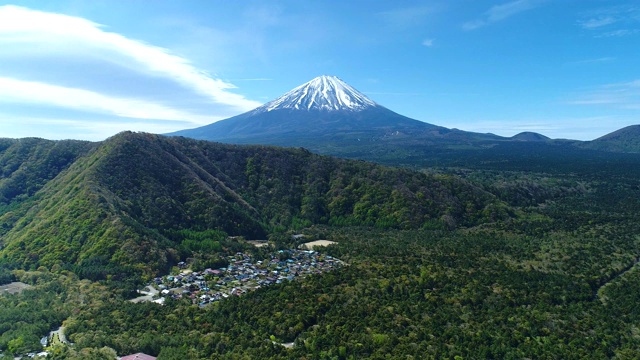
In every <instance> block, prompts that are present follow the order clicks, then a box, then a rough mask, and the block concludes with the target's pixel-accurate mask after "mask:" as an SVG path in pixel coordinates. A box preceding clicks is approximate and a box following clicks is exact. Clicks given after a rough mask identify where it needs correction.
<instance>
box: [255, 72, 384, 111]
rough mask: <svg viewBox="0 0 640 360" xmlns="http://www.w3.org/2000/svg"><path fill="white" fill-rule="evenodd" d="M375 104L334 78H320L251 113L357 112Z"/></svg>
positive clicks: (324, 76)
mask: <svg viewBox="0 0 640 360" xmlns="http://www.w3.org/2000/svg"><path fill="white" fill-rule="evenodd" d="M375 106H377V104H376V103H375V102H373V101H372V100H371V99H369V98H368V97H366V96H365V95H364V94H362V93H361V92H359V91H358V90H356V89H354V88H353V87H351V86H350V85H349V84H347V83H345V82H344V81H342V80H340V79H339V78H337V77H335V76H326V75H323V76H319V77H317V78H315V79H313V80H311V81H309V82H307V83H305V84H302V85H300V86H298V87H297V88H295V89H293V90H291V91H289V92H288V93H286V94H284V95H282V96H281V97H279V98H277V99H275V100H273V101H271V102H268V103H266V104H264V105H262V106H261V107H259V108H257V109H255V110H254V111H253V112H255V113H258V112H268V111H273V110H278V109H295V110H321V111H338V110H342V111H344V110H347V111H360V110H363V109H366V108H368V107H375Z"/></svg>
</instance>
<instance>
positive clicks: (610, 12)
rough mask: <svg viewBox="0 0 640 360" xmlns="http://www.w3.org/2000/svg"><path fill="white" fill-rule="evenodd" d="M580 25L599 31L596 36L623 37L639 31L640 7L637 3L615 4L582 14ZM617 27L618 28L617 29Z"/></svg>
mask: <svg viewBox="0 0 640 360" xmlns="http://www.w3.org/2000/svg"><path fill="white" fill-rule="evenodd" d="M581 17H582V18H581V19H580V20H578V25H579V26H580V27H582V28H583V29H586V30H590V31H596V32H597V31H601V30H605V29H606V30H607V31H605V32H602V33H599V32H597V34H596V35H594V36H595V37H599V38H606V37H621V36H627V35H632V34H635V33H638V32H639V30H638V29H637V27H638V23H640V7H638V6H635V5H615V6H609V7H604V8H599V9H596V10H592V11H588V12H585V13H583V14H581ZM616 27H617V29H616Z"/></svg>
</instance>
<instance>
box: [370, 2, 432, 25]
mask: <svg viewBox="0 0 640 360" xmlns="http://www.w3.org/2000/svg"><path fill="white" fill-rule="evenodd" d="M433 12H434V8H433V7H431V6H412V7H402V8H396V9H393V10H389V11H383V12H381V13H379V15H380V16H382V18H383V19H384V21H385V22H386V23H387V24H389V25H392V26H394V27H399V28H405V27H409V26H413V25H417V24H420V23H422V22H423V21H424V20H425V19H426V18H427V16H429V15H431V14H432V13H433Z"/></svg>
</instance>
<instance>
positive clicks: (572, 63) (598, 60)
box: [566, 56, 616, 65]
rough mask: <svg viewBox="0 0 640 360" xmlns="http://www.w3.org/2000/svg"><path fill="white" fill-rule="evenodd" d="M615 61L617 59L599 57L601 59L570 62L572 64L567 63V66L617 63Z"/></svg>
mask: <svg viewBox="0 0 640 360" xmlns="http://www.w3.org/2000/svg"><path fill="white" fill-rule="evenodd" d="M615 60H616V58H615V57H612V56H604V57H599V58H594V59H585V60H577V61H570V62H568V63H566V65H580V64H598V63H606V62H612V61H615Z"/></svg>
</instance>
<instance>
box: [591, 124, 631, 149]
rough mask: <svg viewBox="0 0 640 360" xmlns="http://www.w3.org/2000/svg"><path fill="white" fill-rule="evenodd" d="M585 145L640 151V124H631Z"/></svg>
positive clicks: (592, 147)
mask: <svg viewBox="0 0 640 360" xmlns="http://www.w3.org/2000/svg"><path fill="white" fill-rule="evenodd" d="M585 147H588V148H591V149H598V150H606V151H617V152H629V153H637V152H640V125H631V126H627V127H624V128H622V129H619V130H616V131H614V132H612V133H609V134H607V135H604V136H601V137H599V138H597V139H595V140H593V141H589V142H587V143H585Z"/></svg>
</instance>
